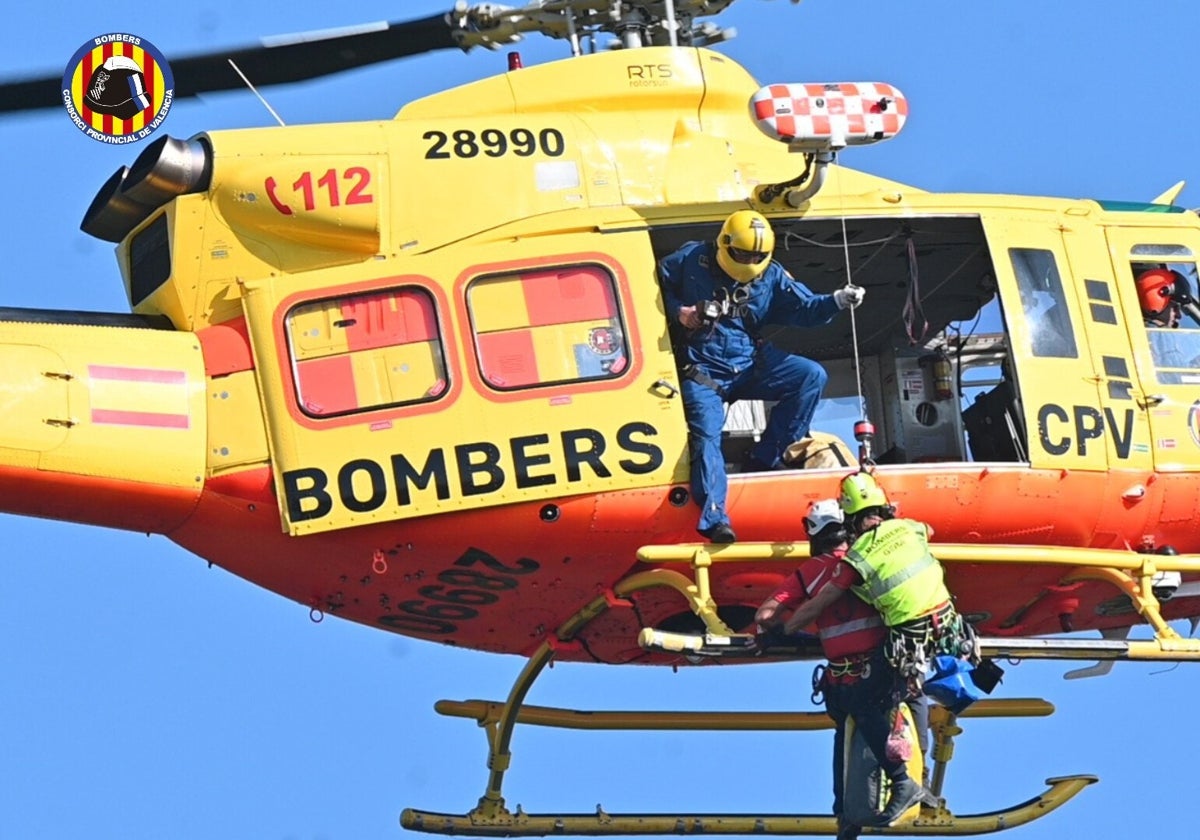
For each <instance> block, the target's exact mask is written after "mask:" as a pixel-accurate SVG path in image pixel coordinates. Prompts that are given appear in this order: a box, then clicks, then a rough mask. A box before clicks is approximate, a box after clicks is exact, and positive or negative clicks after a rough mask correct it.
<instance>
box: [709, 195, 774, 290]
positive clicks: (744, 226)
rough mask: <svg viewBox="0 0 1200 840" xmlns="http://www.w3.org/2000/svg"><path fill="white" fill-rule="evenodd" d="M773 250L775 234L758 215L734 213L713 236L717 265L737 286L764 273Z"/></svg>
mask: <svg viewBox="0 0 1200 840" xmlns="http://www.w3.org/2000/svg"><path fill="white" fill-rule="evenodd" d="M774 250H775V231H773V230H771V223H770V222H768V221H767V219H766V217H765V216H763V214H762V213H757V212H755V211H754V210H738V211H736V212H735V213H733V214H731V215H730V216H729V218H728V219H726V220H725V224H724V225H722V226H721V232H720V233H719V234H718V235H717V265H719V266H721V270H722V271H724V272H725V273H726V274H728V275H729V276H730V277H732V278H733V279H734V280H736V281H738V282H739V283H749V282H750V281H751V280H753V279H755V278H756V277H758V276H759V275H760V274H762V273H763V272H764V271H766V270H767V266H768V265H770V264H771V253H772V252H773V251H774Z"/></svg>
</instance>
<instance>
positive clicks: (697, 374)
mask: <svg viewBox="0 0 1200 840" xmlns="http://www.w3.org/2000/svg"><path fill="white" fill-rule="evenodd" d="M681 373H682V374H683V378H684V379H690V380H692V381H693V382H695V383H696V384H698V385H703V386H704V387H705V388H712V389H713V390H714V391H716V392H717V394H718V395H720V396H721V397H724V396H725V391H724V389H722V388H721V386H720V385H719V384H717V380H715V379H713V378H712V377H711V376H709V375H708V374H707V373H705V372H704V371H702V370H700V368H699V367H697V366H696V365H686V366H685V367H684V368H683V370H682V371H681Z"/></svg>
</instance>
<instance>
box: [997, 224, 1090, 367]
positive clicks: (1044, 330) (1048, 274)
mask: <svg viewBox="0 0 1200 840" xmlns="http://www.w3.org/2000/svg"><path fill="white" fill-rule="evenodd" d="M1008 255H1009V259H1011V260H1012V265H1013V272H1014V273H1015V274H1016V276H1017V288H1018V289H1019V290H1020V292H1021V307H1022V309H1023V310H1024V313H1025V321H1026V323H1027V324H1028V325H1029V336H1030V345H1031V350H1032V352H1033V355H1035V356H1048V357H1054V358H1075V357H1077V356H1078V355H1079V351H1078V350H1077V348H1076V345H1075V331H1074V330H1073V329H1072V327H1071V316H1070V315H1069V314H1068V312H1067V303H1066V297H1065V295H1064V293H1063V287H1062V278H1061V277H1060V276H1059V273H1058V265H1057V264H1056V263H1055V262H1054V254H1053V253H1052V252H1050V251H1046V250H1042V249H1040V248H1010V249H1009V250H1008Z"/></svg>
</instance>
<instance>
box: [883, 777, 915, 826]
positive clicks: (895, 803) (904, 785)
mask: <svg viewBox="0 0 1200 840" xmlns="http://www.w3.org/2000/svg"><path fill="white" fill-rule="evenodd" d="M924 796H925V788H923V787H921V785H919V784H917V783H916V782H914V781H913V780H912V778H911V777H910V776H909V775H908V774H907V773H906V774H904V775H903V776H900V777H899V778H896V779H892V795H891V796H890V797H888V804H887V807H886V808H884V809H883V813H882V814H881V815H880V816H879V825H891V824H892V823H894V822H895V821H896V820H898V819H900V817H901V815H902V814H903V813H904V812H905V811H907V810H908V809H909V808H911V807H912V806H914V805H916V804H917V803H918V802H920V801H921V799H922V798H923V797H924Z"/></svg>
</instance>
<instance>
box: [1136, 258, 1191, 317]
mask: <svg viewBox="0 0 1200 840" xmlns="http://www.w3.org/2000/svg"><path fill="white" fill-rule="evenodd" d="M1179 279H1180V277H1179V275H1178V274H1176V273H1175V272H1174V271H1172V270H1171V269H1169V268H1151V269H1149V270H1147V271H1143V272H1142V273H1141V274H1139V275H1138V276H1137V280H1135V281H1134V282H1135V283H1136V284H1137V291H1138V302H1139V303H1140V304H1141V307H1142V314H1143V315H1145V316H1147V317H1153V316H1156V315H1161V314H1162V313H1163V312H1164V311H1165V310H1166V309H1167V307H1169V306H1170V305H1171V302H1172V298H1173V297H1174V295H1175V283H1176V282H1177V281H1178V280H1179Z"/></svg>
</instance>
